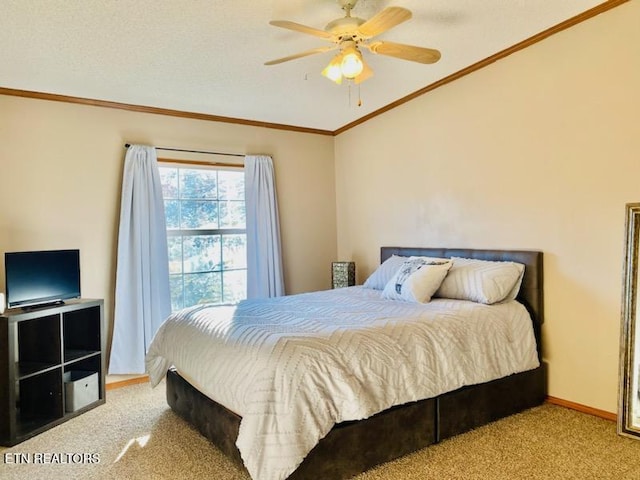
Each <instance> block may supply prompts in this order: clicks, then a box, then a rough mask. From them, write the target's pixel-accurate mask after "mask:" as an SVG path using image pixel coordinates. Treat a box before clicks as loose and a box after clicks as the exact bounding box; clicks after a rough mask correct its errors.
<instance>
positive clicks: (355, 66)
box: [340, 47, 364, 79]
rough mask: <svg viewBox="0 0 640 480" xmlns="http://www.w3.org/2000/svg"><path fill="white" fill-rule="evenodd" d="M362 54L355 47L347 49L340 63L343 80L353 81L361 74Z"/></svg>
mask: <svg viewBox="0 0 640 480" xmlns="http://www.w3.org/2000/svg"><path fill="white" fill-rule="evenodd" d="M363 68H364V65H363V63H362V54H361V53H360V50H358V49H357V48H356V47H349V48H348V49H347V50H345V52H344V56H343V58H342V61H341V62H340V70H341V71H342V75H343V76H344V77H345V78H349V79H354V78H356V77H357V76H358V75H360V74H361V73H362V69H363Z"/></svg>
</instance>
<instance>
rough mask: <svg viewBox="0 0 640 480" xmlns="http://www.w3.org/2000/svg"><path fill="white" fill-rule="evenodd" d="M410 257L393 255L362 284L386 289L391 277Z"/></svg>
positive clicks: (366, 286) (367, 286) (365, 286)
mask: <svg viewBox="0 0 640 480" xmlns="http://www.w3.org/2000/svg"><path fill="white" fill-rule="evenodd" d="M407 258H409V257H400V256H398V255H391V256H390V257H389V258H387V259H386V260H385V261H384V262H382V263H381V264H380V266H379V267H378V268H376V270H375V271H374V272H373V273H372V274H371V275H370V276H369V278H367V280H366V281H365V282H364V284H363V285H362V286H363V287H364V288H373V289H374V290H384V287H385V285H386V284H387V283H389V280H391V277H393V276H394V275H395V273H396V272H397V271H398V269H399V268H400V267H401V266H402V264H403V263H404V261H405V260H406V259H407Z"/></svg>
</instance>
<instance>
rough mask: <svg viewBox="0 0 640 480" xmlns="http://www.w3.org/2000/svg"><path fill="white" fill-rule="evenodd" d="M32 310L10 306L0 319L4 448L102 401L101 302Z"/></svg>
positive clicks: (1, 439)
mask: <svg viewBox="0 0 640 480" xmlns="http://www.w3.org/2000/svg"><path fill="white" fill-rule="evenodd" d="M34 307H35V308H33V309H31V310H29V311H26V310H24V309H23V308H11V309H8V310H6V311H5V312H4V314H1V315H0V352H2V358H0V445H3V446H12V445H15V444H17V443H20V442H23V441H25V440H27V439H28V438H31V437H33V436H34V435H37V434H39V433H41V432H44V431H45V430H48V429H50V428H51V427H53V426H55V425H58V424H60V423H62V422H65V421H67V420H69V419H70V418H73V417H75V416H77V415H80V414H82V413H84V412H86V411H87V410H90V409H92V408H94V407H97V406H98V405H101V404H103V403H104V402H105V384H104V377H105V372H106V369H105V357H104V351H105V341H104V335H103V334H102V332H103V329H104V325H103V310H104V302H103V300H90V299H73V300H67V301H66V302H65V303H64V304H62V302H59V303H57V304H56V305H54V306H49V307H45V306H43V305H36V306H34ZM83 378H87V380H86V382H85V381H84V380H82V379H83ZM89 378H90V380H89ZM85 383H86V385H85ZM89 384H90V385H91V387H89ZM85 387H86V389H85V390H83V389H84V388H85ZM87 392H88V393H89V394H87V395H85V396H84V397H83V396H82V395H83V394H86V393H87Z"/></svg>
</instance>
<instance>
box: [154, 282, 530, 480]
mask: <svg viewBox="0 0 640 480" xmlns="http://www.w3.org/2000/svg"><path fill="white" fill-rule="evenodd" d="M146 362H147V370H148V372H149V375H150V379H151V382H152V385H154V386H155V385H157V384H158V383H159V382H160V381H161V380H162V378H163V377H164V375H165V374H166V371H167V369H168V368H170V367H171V366H175V367H176V368H177V369H178V371H179V372H180V373H181V374H182V375H184V376H185V378H187V379H188V380H189V381H190V382H192V384H193V385H194V386H196V387H197V388H198V389H199V390H200V391H201V392H202V393H204V394H205V395H207V396H208V397H210V398H211V399H213V400H215V401H216V402H218V403H220V404H221V405H223V406H225V407H226V408H228V409H229V410H231V411H234V412H236V413H237V414H238V415H240V416H241V417H242V421H241V423H240V431H239V434H238V439H237V442H236V445H237V446H238V449H239V451H240V453H241V456H242V459H243V461H244V464H245V466H246V468H247V470H248V471H249V473H250V474H251V476H252V478H253V479H254V480H275V479H283V478H286V477H287V476H288V475H289V474H291V473H292V472H293V471H294V470H295V469H296V467H297V466H298V465H299V464H300V463H301V462H302V460H303V459H304V457H305V456H306V455H307V453H308V452H309V451H311V449H312V448H313V447H314V446H315V445H316V444H317V443H318V441H319V440H320V439H321V438H323V437H324V436H325V435H326V434H327V433H328V432H329V431H330V430H331V428H332V427H333V426H334V425H335V424H336V423H340V422H343V421H348V420H360V419H363V418H368V417H369V416H371V415H373V414H375V413H378V412H380V411H382V410H385V409H387V408H390V407H391V406H394V405H400V404H404V403H408V402H412V401H416V400H420V399H424V398H430V397H435V396H437V395H440V394H442V393H445V392H448V391H452V390H456V389H458V388H460V387H462V386H465V385H473V384H477V383H484V382H488V381H491V380H494V379H497V378H501V377H504V376H507V375H510V374H513V373H519V372H522V371H526V370H530V369H533V368H536V367H538V366H539V362H538V356H537V351H536V343H535V338H534V334H533V328H532V323H531V319H530V317H529V314H528V312H527V310H526V309H525V308H524V307H523V306H522V305H521V304H519V303H518V302H516V301H508V302H504V303H501V304H497V305H483V304H478V303H474V302H469V301H463V300H449V299H434V300H432V301H431V302H430V303H427V304H415V303H408V302H401V301H393V300H384V299H382V298H381V293H380V291H377V290H371V289H365V288H362V287H349V288H342V289H336V290H327V291H321V292H313V293H307V294H300V295H291V296H285V297H279V298H275V299H267V300H245V301H243V302H241V303H240V304H239V305H237V306H233V307H232V306H207V305H203V306H197V307H193V308H189V309H185V310H182V311H180V312H177V313H175V314H173V315H171V316H170V317H169V318H168V319H167V321H166V322H165V323H163V325H162V326H161V327H160V329H159V330H158V332H157V334H156V336H155V337H154V339H153V341H152V343H151V346H150V348H149V351H148V354H147V359H146Z"/></svg>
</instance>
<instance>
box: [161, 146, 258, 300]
mask: <svg viewBox="0 0 640 480" xmlns="http://www.w3.org/2000/svg"><path fill="white" fill-rule="evenodd" d="M158 167H160V168H163V167H166V168H178V169H182V170H209V171H211V170H214V171H225V170H226V171H244V164H243V163H238V164H236V163H220V162H215V163H214V162H202V161H192V160H178V159H168V158H158ZM162 199H163V202H166V201H167V200H177V201H182V200H195V201H211V202H217V203H218V205H220V204H222V203H224V202H226V201H227V200H220V199H207V198H193V199H192V198H181V196H180V195H178V198H165V197H164V192H163V195H162ZM232 201H238V200H232ZM242 202H243V203H244V204H245V212H246V202H245V201H244V200H242ZM165 220H166V212H165ZM245 220H246V218H245ZM165 231H166V234H167V240H169V239H170V238H171V237H196V236H219V238H220V248H222V240H223V238H224V236H226V235H245V242H246V234H247V229H246V221H245V227H244V228H237V227H232V228H219V227H218V228H184V229H182V228H171V229H170V228H168V227H165ZM245 246H246V243H245ZM181 259H182V264H183V268H182V271H181V272H180V273H179V274H171V273H170V275H180V277H181V279H182V292H183V298H182V308H188V307H190V306H191V305H188V306H185V305H184V299H185V298H186V294H185V276H188V275H198V274H206V273H216V272H219V273H220V274H221V275H222V278H221V282H220V303H219V304H220V305H224V304H227V305H228V304H229V303H228V302H225V301H224V281H222V280H223V279H224V273H225V272H236V271H244V272H247V267H246V266H245V267H244V268H224V263H221V265H220V270H212V271H201V272H200V271H193V272H186V273H185V271H184V250H183V252H182V254H181ZM244 298H246V291H245V297H244ZM241 300H242V299H241Z"/></svg>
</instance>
